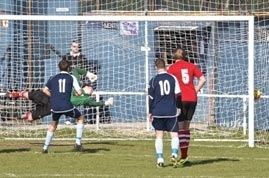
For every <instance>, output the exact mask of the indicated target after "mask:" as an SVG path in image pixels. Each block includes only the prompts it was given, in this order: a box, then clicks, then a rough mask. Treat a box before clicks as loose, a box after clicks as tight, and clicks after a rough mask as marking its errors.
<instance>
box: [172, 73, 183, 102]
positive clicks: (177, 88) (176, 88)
mask: <svg viewBox="0 0 269 178" xmlns="http://www.w3.org/2000/svg"><path fill="white" fill-rule="evenodd" d="M173 77H174V79H175V94H176V97H178V96H179V95H180V93H181V90H180V87H179V83H178V81H177V78H176V77H175V76H173Z"/></svg>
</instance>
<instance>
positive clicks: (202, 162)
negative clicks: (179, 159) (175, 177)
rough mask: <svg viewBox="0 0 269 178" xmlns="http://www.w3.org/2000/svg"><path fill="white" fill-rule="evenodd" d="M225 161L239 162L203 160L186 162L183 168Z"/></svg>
mask: <svg viewBox="0 0 269 178" xmlns="http://www.w3.org/2000/svg"><path fill="white" fill-rule="evenodd" d="M225 161H230V162H235V161H239V159H231V158H213V159H204V160H192V161H190V162H187V163H186V164H185V165H184V166H185V167H188V166H195V165H203V164H213V163H217V162H225Z"/></svg>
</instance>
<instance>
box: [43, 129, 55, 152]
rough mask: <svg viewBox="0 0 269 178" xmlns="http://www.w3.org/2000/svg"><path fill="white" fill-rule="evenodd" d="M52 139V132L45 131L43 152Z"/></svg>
mask: <svg viewBox="0 0 269 178" xmlns="http://www.w3.org/2000/svg"><path fill="white" fill-rule="evenodd" d="M52 138H53V132H50V131H47V136H46V140H45V143H44V146H43V149H44V150H47V149H48V147H49V145H50V142H51V140H52Z"/></svg>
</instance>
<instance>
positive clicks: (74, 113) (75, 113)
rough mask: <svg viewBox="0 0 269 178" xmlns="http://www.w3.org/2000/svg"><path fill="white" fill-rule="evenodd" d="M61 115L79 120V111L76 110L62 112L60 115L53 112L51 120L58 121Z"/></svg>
mask: <svg viewBox="0 0 269 178" xmlns="http://www.w3.org/2000/svg"><path fill="white" fill-rule="evenodd" d="M62 115H65V116H69V117H72V118H75V119H77V118H79V117H80V116H81V113H80V112H79V110H78V109H77V108H74V109H73V110H71V111H68V112H62V113H55V112H53V111H52V120H53V121H59V119H60V117H61V116H62Z"/></svg>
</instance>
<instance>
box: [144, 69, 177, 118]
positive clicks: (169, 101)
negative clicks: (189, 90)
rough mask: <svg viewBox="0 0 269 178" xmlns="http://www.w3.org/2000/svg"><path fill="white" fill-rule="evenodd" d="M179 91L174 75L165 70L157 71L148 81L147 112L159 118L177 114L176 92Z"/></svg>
mask: <svg viewBox="0 0 269 178" xmlns="http://www.w3.org/2000/svg"><path fill="white" fill-rule="evenodd" d="M179 92H180V89H179V85H178V82H177V79H176V78H175V77H174V76H172V75H170V74H168V73H166V72H160V73H158V74H157V75H156V76H155V77H153V78H152V79H151V80H150V82H149V89H148V94H149V113H151V114H152V116H153V117H159V118H165V117H167V118H168V117H169V118H170V117H175V116H177V108H176V94H178V93H179Z"/></svg>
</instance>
